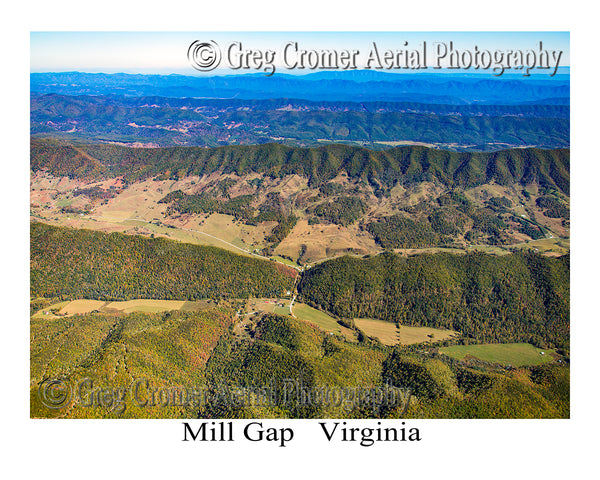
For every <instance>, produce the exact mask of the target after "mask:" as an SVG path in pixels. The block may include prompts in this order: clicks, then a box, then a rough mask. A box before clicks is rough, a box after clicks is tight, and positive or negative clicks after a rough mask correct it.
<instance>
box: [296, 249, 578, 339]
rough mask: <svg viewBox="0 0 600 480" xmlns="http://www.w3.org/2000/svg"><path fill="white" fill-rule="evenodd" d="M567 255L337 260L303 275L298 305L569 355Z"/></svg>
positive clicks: (384, 256) (389, 256) (387, 256)
mask: <svg viewBox="0 0 600 480" xmlns="http://www.w3.org/2000/svg"><path fill="white" fill-rule="evenodd" d="M569 270H570V262H569V256H568V255H566V256H563V257H561V258H549V257H543V256H541V255H539V254H536V253H533V252H524V253H515V254H510V255H504V256H494V255H487V254H483V253H473V254H467V255H452V254H447V253H439V254H422V255H415V256H411V257H405V256H401V255H398V254H394V253H384V254H381V255H377V256H374V257H371V258H366V259H362V258H354V257H349V256H346V257H341V258H337V259H334V260H330V261H327V262H324V263H321V264H318V265H316V266H314V267H312V268H311V269H309V270H308V271H306V272H305V273H304V275H303V278H302V282H301V283H300V286H299V292H300V294H301V299H302V300H303V301H305V302H308V303H310V304H312V305H314V306H318V307H321V308H323V309H324V310H326V311H329V312H332V313H333V314H335V315H337V316H338V317H343V318H363V317H370V318H377V319H380V320H386V321H389V322H395V323H399V324H402V325H412V326H429V327H442V328H447V329H451V330H457V331H460V332H462V334H463V335H464V336H465V337H466V338H467V340H469V339H470V340H471V341H473V342H492V343H494V342H529V343H532V344H533V345H536V346H539V347H540V348H548V347H550V348H561V349H564V350H568V348H569Z"/></svg>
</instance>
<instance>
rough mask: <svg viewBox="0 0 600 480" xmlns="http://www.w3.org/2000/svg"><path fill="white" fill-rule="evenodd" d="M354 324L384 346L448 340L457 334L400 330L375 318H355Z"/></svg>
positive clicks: (423, 328)
mask: <svg viewBox="0 0 600 480" xmlns="http://www.w3.org/2000/svg"><path fill="white" fill-rule="evenodd" d="M354 323H355V325H356V326H357V327H358V328H360V329H361V330H362V331H363V332H364V333H365V334H366V335H368V336H369V337H375V338H377V339H378V340H379V341H380V342H381V343H383V344H384V345H389V346H392V345H397V344H402V345H411V344H413V343H421V342H428V341H440V340H446V339H448V338H450V337H452V336H454V335H456V334H457V332H454V331H452V330H441V329H439V328H430V327H408V326H401V327H400V328H399V329H398V328H396V324H395V323H391V322H384V321H383V320H375V319H373V318H355V319H354Z"/></svg>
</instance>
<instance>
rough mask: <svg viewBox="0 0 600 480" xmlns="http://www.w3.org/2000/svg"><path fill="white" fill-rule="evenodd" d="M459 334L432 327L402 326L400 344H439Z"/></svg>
mask: <svg viewBox="0 0 600 480" xmlns="http://www.w3.org/2000/svg"><path fill="white" fill-rule="evenodd" d="M455 335H458V332H455V331H453V330H441V329H439V328H430V327H408V326H404V325H401V326H400V343H401V344H402V345H412V344H413V343H422V342H427V341H432V342H438V341H440V340H446V339H448V338H451V337H453V336H455Z"/></svg>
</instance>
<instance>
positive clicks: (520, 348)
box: [440, 343, 554, 367]
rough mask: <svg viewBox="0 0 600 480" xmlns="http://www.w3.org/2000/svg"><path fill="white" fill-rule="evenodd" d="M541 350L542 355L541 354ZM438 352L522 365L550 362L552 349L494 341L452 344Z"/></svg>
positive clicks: (462, 357) (459, 357) (453, 356)
mask: <svg viewBox="0 0 600 480" xmlns="http://www.w3.org/2000/svg"><path fill="white" fill-rule="evenodd" d="M542 352H543V355H542ZM440 353H442V354H444V355H448V356H449V357H452V358H455V359H457V360H463V359H465V358H468V357H475V358H478V359H479V360H483V361H485V362H491V363H500V364H502V365H513V366H515V367H522V366H526V365H527V366H528V365H541V364H543V363H551V362H552V361H553V360H554V359H553V357H552V355H551V354H552V353H553V350H542V349H540V348H536V347H534V346H533V345H530V344H529V343H495V344H484V345H454V346H451V347H442V348H440Z"/></svg>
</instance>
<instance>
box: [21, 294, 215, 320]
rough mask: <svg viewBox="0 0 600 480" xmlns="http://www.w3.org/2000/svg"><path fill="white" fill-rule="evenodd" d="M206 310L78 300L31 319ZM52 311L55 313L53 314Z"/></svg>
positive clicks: (202, 305)
mask: <svg viewBox="0 0 600 480" xmlns="http://www.w3.org/2000/svg"><path fill="white" fill-rule="evenodd" d="M206 308H208V305H207V304H206V302H186V301H180V300H150V299H144V298H140V299H136V300H128V301H125V302H105V301H102V300H85V299H78V300H72V301H68V300H67V301H66V302H60V303H56V304H54V305H50V306H49V307H46V308H43V309H41V310H39V311H38V312H36V313H35V314H34V315H33V316H32V318H35V319H37V318H47V319H52V318H60V317H69V316H71V315H84V314H87V313H91V312H93V311H94V310H97V311H99V312H102V313H133V312H144V313H156V312H166V311H169V310H187V311H200V310H204V309H206ZM52 311H54V312H56V314H53V313H52Z"/></svg>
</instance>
